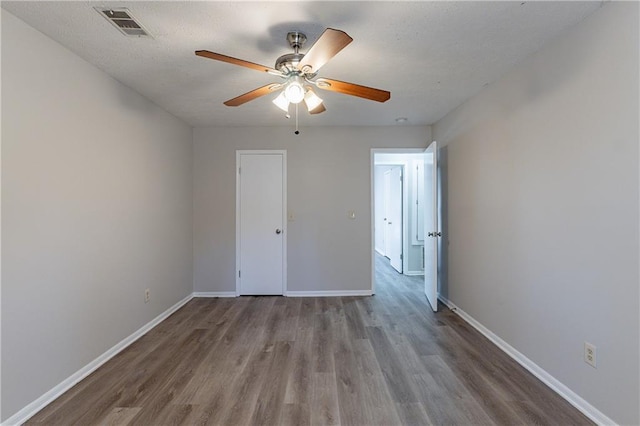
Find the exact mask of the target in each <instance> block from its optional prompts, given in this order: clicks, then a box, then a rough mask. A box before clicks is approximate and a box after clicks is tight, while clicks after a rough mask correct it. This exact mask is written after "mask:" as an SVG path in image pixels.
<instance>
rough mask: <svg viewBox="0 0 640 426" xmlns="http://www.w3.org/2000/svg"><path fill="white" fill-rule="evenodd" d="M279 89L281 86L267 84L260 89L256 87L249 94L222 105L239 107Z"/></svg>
mask: <svg viewBox="0 0 640 426" xmlns="http://www.w3.org/2000/svg"><path fill="white" fill-rule="evenodd" d="M280 87H282V85H281V84H274V83H271V84H267V85H266V86H262V87H258V88H257V89H255V90H252V91H250V92H247V93H245V94H244V95H240V96H238V97H235V98H233V99H229V100H228V101H226V102H225V103H224V104H225V105H226V106H233V107H235V106H239V105H242V104H244V103H247V102H249V101H252V100H254V99H256V98H259V97H260V96H264V95H268V94H269V93H273V91H274V90H278V89H279V88H280Z"/></svg>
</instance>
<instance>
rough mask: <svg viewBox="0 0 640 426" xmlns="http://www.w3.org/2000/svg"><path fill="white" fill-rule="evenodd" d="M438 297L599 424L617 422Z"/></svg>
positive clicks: (466, 314)
mask: <svg viewBox="0 0 640 426" xmlns="http://www.w3.org/2000/svg"><path fill="white" fill-rule="evenodd" d="M438 298H439V299H440V301H442V303H444V304H445V305H447V307H449V309H451V311H452V312H453V313H455V314H456V315H458V316H459V317H460V318H462V319H463V320H465V321H466V322H467V323H468V324H469V325H470V326H472V327H473V328H475V329H476V330H478V331H479V332H480V333H482V334H483V335H484V336H485V337H486V338H487V339H489V340H491V341H492V342H493V343H494V344H495V345H496V346H497V347H498V348H500V349H501V350H502V351H503V352H504V353H506V354H507V355H509V356H510V357H511V358H512V359H513V360H514V361H516V362H517V363H518V364H520V365H521V366H523V367H524V368H526V369H527V370H528V371H529V372H530V373H531V374H533V375H534V376H536V377H537V378H538V379H540V380H541V381H542V383H544V384H545V385H547V386H549V388H551V390H553V391H554V392H555V393H557V394H558V395H560V396H561V397H562V398H564V399H565V400H566V401H567V402H568V403H569V404H571V405H573V406H574V407H575V408H577V409H578V410H579V411H580V412H581V413H582V414H584V415H585V416H587V417H588V418H589V419H591V420H592V421H594V422H595V423H596V424H599V425H615V424H616V422H614V421H613V420H611V419H610V418H609V417H607V416H606V415H605V414H604V413H602V412H601V411H600V410H598V409H597V408H596V407H594V406H593V405H591V404H589V403H588V402H587V401H586V400H585V399H583V398H582V397H581V396H579V395H578V394H576V393H575V392H574V391H572V390H571V389H569V388H568V387H567V386H566V385H564V384H563V383H562V382H560V381H559V380H558V379H556V378H555V377H553V376H552V375H551V374H549V373H547V372H546V371H545V370H544V369H543V368H542V367H540V366H539V365H537V364H536V363H534V362H533V361H531V360H530V359H529V358H527V357H526V356H525V355H523V354H522V353H520V352H519V351H518V350H517V349H516V348H514V347H513V346H511V345H510V344H508V343H507V342H505V341H504V340H502V339H501V338H500V337H498V336H497V335H496V334H494V333H493V332H492V331H491V330H489V329H488V328H487V327H485V326H484V325H482V324H481V323H480V322H478V321H477V320H476V319H475V318H473V317H472V316H471V315H469V314H468V313H466V312H465V311H463V310H462V309H460V308H459V307H457V306H456V305H455V304H454V303H453V302H451V301H450V300H448V299H447V298H446V297H443V296H441V295H438Z"/></svg>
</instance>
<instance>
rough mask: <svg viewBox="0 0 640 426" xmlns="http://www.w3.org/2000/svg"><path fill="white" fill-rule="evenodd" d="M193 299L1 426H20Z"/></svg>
mask: <svg viewBox="0 0 640 426" xmlns="http://www.w3.org/2000/svg"><path fill="white" fill-rule="evenodd" d="M192 298H193V294H190V295H189V296H187V297H185V298H184V299H182V300H181V301H179V302H178V303H176V304H175V305H173V306H171V307H170V308H169V309H167V310H166V311H164V312H163V313H161V314H160V315H158V316H157V317H155V318H154V319H152V320H151V321H149V322H148V323H147V324H145V325H143V326H142V327H141V328H139V329H138V330H137V331H135V332H134V333H133V334H131V335H130V336H129V337H126V338H124V339H123V340H121V341H120V342H119V343H117V344H116V345H115V346H113V347H112V348H111V349H108V350H107V351H106V352H105V353H103V354H102V355H100V356H99V357H97V358H96V359H94V360H93V361H91V362H90V363H89V364H87V365H85V366H84V367H82V368H81V369H80V370H78V371H76V372H75V373H73V374H72V375H71V376H69V377H68V378H66V379H65V380H63V381H62V382H61V383H59V384H58V385H56V386H55V387H54V388H53V389H51V390H50V391H48V392H47V393H45V394H44V395H42V396H41V397H40V398H38V399H36V400H35V401H33V402H31V403H30V404H28V405H27V406H25V407H24V408H22V409H21V410H20V411H18V412H17V413H15V414H14V415H13V416H11V417H9V418H8V419H7V420H5V421H4V422H3V423H2V426H5V425H7V426H9V425H11V426H13V425H21V424H23V423H24V422H26V421H27V420H29V419H30V418H31V417H33V416H34V415H35V414H36V413H38V411H40V410H42V409H43V408H44V407H46V406H47V405H49V404H50V403H52V402H53V401H54V400H55V399H56V398H58V397H59V396H60V395H62V394H63V393H65V392H66V391H68V390H69V389H71V388H72V387H73V386H75V385H76V384H77V383H78V382H79V381H80V380H82V379H84V378H85V377H87V376H88V375H89V374H91V373H93V372H94V371H95V370H97V369H98V368H99V367H100V366H101V365H102V364H104V363H105V362H107V361H109V360H110V359H111V358H113V357H114V356H116V355H117V354H118V353H120V352H122V350H124V349H125V348H126V347H127V346H129V345H131V344H132V343H133V342H135V341H136V340H138V339H139V338H140V337H142V336H143V335H144V334H146V333H147V332H148V331H149V330H151V329H152V328H153V327H155V326H156V325H158V324H159V323H161V322H162V321H164V320H165V319H166V318H167V317H169V315H171V314H172V313H174V312H175V311H177V310H178V309H180V308H181V307H182V306H184V305H185V304H186V303H187V302H188V301H190V300H191V299H192Z"/></svg>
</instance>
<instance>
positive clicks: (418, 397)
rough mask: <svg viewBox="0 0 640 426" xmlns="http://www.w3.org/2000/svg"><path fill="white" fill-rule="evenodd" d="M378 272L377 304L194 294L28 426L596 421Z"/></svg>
mask: <svg viewBox="0 0 640 426" xmlns="http://www.w3.org/2000/svg"><path fill="white" fill-rule="evenodd" d="M376 268H377V273H376V290H377V294H376V295H375V296H373V297H336V298H329V297H327V298H286V297H240V298H235V299H202V298H197V299H193V300H191V301H190V302H189V303H188V304H186V305H185V306H184V307H183V308H181V309H180V310H179V311H177V312H176V313H174V314H173V315H171V316H170V317H169V318H168V319H166V320H165V321H164V322H162V323H161V324H160V325H158V326H157V327H155V328H154V329H153V330H151V331H150V332H149V333H148V334H146V335H145V336H143V337H142V338H140V339H139V340H138V341H136V342H135V343H134V344H132V345H131V346H130V347H128V348H127V349H126V350H124V351H123V352H121V353H120V354H118V355H117V356H116V357H114V358H113V359H111V360H110V361H109V362H108V363H106V364H105V365H104V366H102V367H101V368H99V369H98V370H96V371H95V372H94V373H93V374H91V375H90V376H89V377H87V378H86V379H84V380H83V381H81V382H80V383H78V384H77V385H76V386H74V387H73V388H72V389H70V390H69V391H68V392H66V393H65V394H64V395H62V396H61V397H60V398H58V399H57V400H56V401H54V402H53V403H52V404H50V405H49V406H47V407H46V408H44V409H43V410H42V411H41V412H39V413H38V414H37V415H35V416H34V417H33V418H32V419H31V420H30V421H29V422H28V424H40V423H42V424H55V425H71V424H78V425H94V424H102V425H115V424H122V425H125V424H131V425H134V424H135V425H192V424H193V425H196V424H197V425H200V424H202V425H204V424H219V425H248V424H262V425H280V424H284V425H307V424H317V425H339V424H340V425H430V424H433V425H492V424H498V425H522V424H535V425H544V424H549V425H577V424H581V425H582V424H592V423H591V422H590V421H589V420H588V419H587V418H586V417H584V416H583V415H582V414H581V413H579V412H578V411H577V410H576V409H574V408H573V407H572V406H571V405H569V404H568V403H567V402H566V401H564V400H563V399H562V398H560V397H559V396H558V395H556V394H555V393H554V392H553V391H551V390H550V389H549V388H547V387H546V386H545V385H544V384H542V383H541V382H540V381H538V380H537V379H536V378H534V377H533V376H532V375H531V374H529V373H528V372H526V371H525V370H524V369H523V368H522V367H520V366H519V365H518V364H516V363H515V362H514V361H513V360H511V359H510V358H508V357H507V356H506V355H505V354H504V353H502V352H501V351H500V350H499V349H497V348H496V347H495V346H494V345H493V344H491V343H490V342H489V341H488V340H487V339H485V338H484V337H483V336H481V335H480V334H479V333H478V332H476V331H475V330H474V329H472V328H471V327H470V326H468V325H467V324H466V323H465V322H464V321H462V320H461V319H460V318H459V317H457V316H456V315H455V314H453V313H452V312H451V311H449V310H448V309H446V308H445V307H441V309H442V310H441V312H439V313H437V314H434V313H433V312H431V310H430V309H429V306H428V304H427V302H426V300H425V297H424V293H423V292H422V280H421V278H422V277H404V276H402V275H400V274H398V273H396V272H395V271H394V270H393V269H391V267H390V266H389V265H388V261H387V260H386V259H384V258H382V257H378V258H377V260H376Z"/></svg>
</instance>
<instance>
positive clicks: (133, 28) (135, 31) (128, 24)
mask: <svg viewBox="0 0 640 426" xmlns="http://www.w3.org/2000/svg"><path fill="white" fill-rule="evenodd" d="M95 9H96V11H97V12H98V13H99V14H100V15H102V16H103V17H104V18H105V19H106V20H108V21H109V22H111V23H112V24H113V26H114V27H116V28H117V29H118V30H120V32H121V33H122V34H124V35H126V36H129V37H151V34H149V32H148V31H147V30H146V29H145V28H144V27H143V26H142V24H140V23H139V22H137V21H136V20H135V18H134V17H133V15H131V12H129V9H126V8H119V9H102V8H95Z"/></svg>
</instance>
